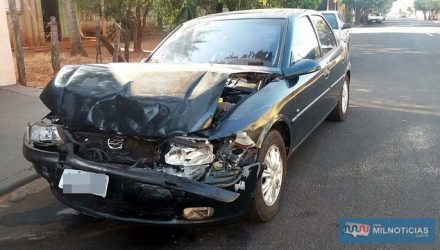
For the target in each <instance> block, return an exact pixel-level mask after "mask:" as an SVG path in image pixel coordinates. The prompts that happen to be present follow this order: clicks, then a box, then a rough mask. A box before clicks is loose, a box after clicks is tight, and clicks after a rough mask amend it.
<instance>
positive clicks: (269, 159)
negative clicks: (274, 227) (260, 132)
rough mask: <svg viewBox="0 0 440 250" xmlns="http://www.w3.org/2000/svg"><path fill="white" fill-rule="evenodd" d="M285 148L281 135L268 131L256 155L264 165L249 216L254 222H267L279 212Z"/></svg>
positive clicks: (284, 179) (284, 178) (284, 169)
mask: <svg viewBox="0 0 440 250" xmlns="http://www.w3.org/2000/svg"><path fill="white" fill-rule="evenodd" d="M286 158H287V157H286V147H285V145H284V140H283V138H282V137H281V134H280V133H279V132H278V131H277V130H270V131H269V133H268V134H267V136H266V138H265V139H264V141H263V144H262V146H261V149H260V152H259V154H258V162H261V163H264V169H263V170H262V171H263V173H262V174H261V177H260V179H259V180H258V184H257V187H256V190H255V196H254V200H253V203H252V207H251V211H250V215H251V219H252V220H253V221H255V222H267V221H269V220H270V219H272V218H273V217H274V216H275V215H276V214H277V213H278V210H279V207H280V197H281V194H282V191H283V187H284V186H285V183H286V174H287V168H286V161H287V160H286Z"/></svg>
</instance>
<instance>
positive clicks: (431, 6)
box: [414, 0, 440, 20]
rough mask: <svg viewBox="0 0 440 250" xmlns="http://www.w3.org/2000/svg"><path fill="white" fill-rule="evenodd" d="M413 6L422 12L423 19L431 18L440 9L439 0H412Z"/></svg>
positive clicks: (434, 16) (435, 15)
mask: <svg viewBox="0 0 440 250" xmlns="http://www.w3.org/2000/svg"><path fill="white" fill-rule="evenodd" d="M414 8H415V9H416V10H420V11H421V12H422V13H423V18H424V19H425V20H433V19H435V18H436V17H437V15H438V13H439V11H440V1H438V0H414Z"/></svg>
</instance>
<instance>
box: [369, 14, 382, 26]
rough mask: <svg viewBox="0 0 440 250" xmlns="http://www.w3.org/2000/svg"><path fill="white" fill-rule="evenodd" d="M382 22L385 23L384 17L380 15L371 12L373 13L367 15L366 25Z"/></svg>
mask: <svg viewBox="0 0 440 250" xmlns="http://www.w3.org/2000/svg"><path fill="white" fill-rule="evenodd" d="M383 21H385V16H384V15H383V14H382V13H378V12H373V13H370V14H368V17H367V24H370V23H382V22H383Z"/></svg>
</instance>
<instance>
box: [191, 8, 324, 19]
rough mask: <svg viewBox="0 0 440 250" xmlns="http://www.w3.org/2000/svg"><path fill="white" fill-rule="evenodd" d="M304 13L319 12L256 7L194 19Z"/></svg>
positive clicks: (287, 16)
mask: <svg viewBox="0 0 440 250" xmlns="http://www.w3.org/2000/svg"><path fill="white" fill-rule="evenodd" d="M304 13H319V12H317V11H313V10H305V9H255V10H240V11H231V12H223V13H218V14H212V15H207V16H203V17H199V18H196V19H193V20H194V21H202V20H203V21H207V20H228V19H248V18H283V19H286V18H289V17H296V16H299V15H301V14H304Z"/></svg>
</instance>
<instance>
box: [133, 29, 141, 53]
mask: <svg viewBox="0 0 440 250" xmlns="http://www.w3.org/2000/svg"><path fill="white" fill-rule="evenodd" d="M136 30H137V31H136V32H135V34H136V36H135V37H134V38H133V43H134V45H133V47H134V52H143V50H142V40H143V32H142V29H141V28H136Z"/></svg>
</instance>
